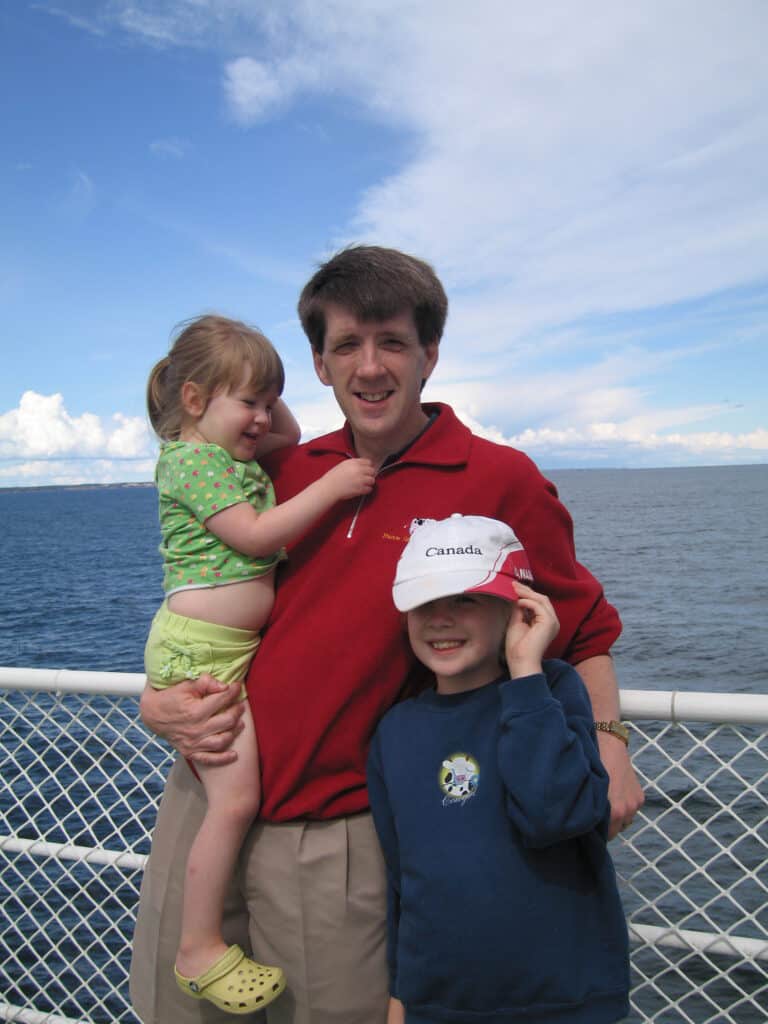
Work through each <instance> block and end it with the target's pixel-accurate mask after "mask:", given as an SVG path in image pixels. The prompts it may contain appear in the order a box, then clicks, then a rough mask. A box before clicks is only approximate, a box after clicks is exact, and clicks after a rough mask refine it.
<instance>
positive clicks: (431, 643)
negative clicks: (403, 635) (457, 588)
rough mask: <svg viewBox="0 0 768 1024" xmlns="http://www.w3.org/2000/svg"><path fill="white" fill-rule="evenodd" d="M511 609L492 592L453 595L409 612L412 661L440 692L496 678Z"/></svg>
mask: <svg viewBox="0 0 768 1024" xmlns="http://www.w3.org/2000/svg"><path fill="white" fill-rule="evenodd" d="M510 613H511V606H510V604H509V603H508V602H506V601H503V600H502V599H501V598H499V597H492V596H491V595H490V594H455V595H453V596H452V597H441V598H438V599H437V600H436V601H429V602H428V603H427V604H423V605H420V606H419V607H418V608H414V609H413V610H412V611H410V612H408V638H409V640H410V641H411V647H412V648H413V652H414V654H415V655H416V657H417V658H418V659H419V661H421V662H422V663H423V664H424V665H426V666H427V668H430V669H431V670H432V671H433V672H434V673H435V675H436V677H437V689H438V692H440V693H460V692H461V691H462V690H473V689H475V688H477V687H478V686H484V685H485V683H490V682H491V681H492V680H494V679H497V678H498V676H499V674H500V672H501V668H500V662H499V657H500V654H501V651H502V645H503V642H504V636H505V634H506V630H507V624H508V622H509V616H510Z"/></svg>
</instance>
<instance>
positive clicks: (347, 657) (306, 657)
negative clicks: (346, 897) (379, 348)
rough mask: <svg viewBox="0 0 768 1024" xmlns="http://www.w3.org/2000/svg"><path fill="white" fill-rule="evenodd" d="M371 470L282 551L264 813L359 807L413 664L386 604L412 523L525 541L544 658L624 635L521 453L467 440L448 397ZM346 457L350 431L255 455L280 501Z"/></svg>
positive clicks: (570, 656)
mask: <svg viewBox="0 0 768 1024" xmlns="http://www.w3.org/2000/svg"><path fill="white" fill-rule="evenodd" d="M425 410H426V411H427V413H432V412H435V411H439V415H438V417H437V419H436V420H435V421H434V422H433V423H432V424H431V426H430V427H429V428H428V429H427V430H426V431H425V432H424V433H423V434H422V435H421V436H420V437H419V438H417V440H416V441H415V442H414V443H413V444H412V445H411V446H410V448H408V449H407V450H406V452H405V453H404V454H403V455H402V456H401V457H400V458H398V459H397V460H396V461H395V462H394V463H392V464H391V465H385V466H384V467H383V468H382V469H381V470H380V471H379V474H378V476H377V480H376V486H375V488H374V491H373V493H372V494H370V495H368V496H366V497H364V498H362V499H352V500H349V501H345V502H340V503H338V504H337V505H335V506H334V508H333V509H332V510H331V511H330V512H329V513H328V514H327V515H326V516H324V517H323V518H322V519H321V520H320V521H319V522H318V523H316V524H315V526H313V527H312V529H311V530H310V531H309V532H308V533H307V534H306V535H305V536H304V538H303V539H301V540H300V541H299V542H298V543H296V544H294V545H293V546H292V547H291V548H290V549H289V552H288V562H287V563H284V564H283V566H282V567H281V568H280V570H279V575H278V586H277V598H276V601H275V606H274V609H273V613H272V616H271V618H270V621H269V623H268V625H267V629H266V631H265V633H264V637H263V639H262V643H261V647H260V648H259V651H258V652H257V655H256V657H255V658H254V661H253V663H252V665H251V670H250V672H249V674H248V693H249V697H250V701H251V707H252V711H253V717H254V721H255V723H256V731H257V734H258V739H259V748H260V753H261V761H262V773H263V774H262V792H263V798H262V809H261V817H262V818H263V819H266V820H269V821H288V820H291V819H295V818H315V819H317V818H321V819H322V818H335V817H339V816H342V815H346V814H352V813H355V812H357V811H361V810H365V809H366V808H367V807H368V794H367V790H366V783H365V762H366V754H367V750H368V744H369V741H370V738H371V735H372V733H373V730H374V729H375V727H376V725H377V723H378V721H379V719H380V718H381V716H382V715H383V714H384V712H385V711H386V710H387V709H388V708H389V707H390V706H391V705H392V704H393V703H394V702H395V700H396V699H397V697H398V695H399V694H400V693H401V691H402V689H403V686H404V684H405V683H406V681H407V680H408V679H409V676H410V678H411V680H415V679H423V674H422V672H421V671H420V670H419V668H415V667H414V665H415V663H414V658H413V655H412V654H411V652H410V649H409V646H408V641H407V637H406V634H405V631H404V627H403V622H402V620H401V617H400V615H399V614H398V612H397V611H396V610H395V607H394V605H393V603H392V580H393V578H394V573H395V564H396V562H397V560H398V558H399V556H400V553H401V551H402V550H403V547H404V545H405V543H406V541H407V540H408V537H409V526H410V523H411V521H412V520H413V519H414V518H431V519H444V518H445V517H446V516H449V515H450V514H451V513H453V512H462V513H464V514H465V515H486V516H491V517H493V518H496V519H502V520H504V521H505V522H507V523H509V525H510V526H511V527H512V528H513V529H514V531H515V533H516V534H517V536H518V537H519V539H520V540H521V541H522V543H523V545H524V547H525V550H526V552H527V554H528V558H529V560H530V563H531V567H532V569H533V574H534V578H535V580H536V587H537V588H538V589H540V590H543V591H544V592H546V593H547V594H548V595H549V597H550V598H551V600H552V602H553V603H554V605H555V609H556V611H557V614H558V617H559V619H560V633H559V635H558V637H557V639H556V640H555V641H554V642H553V644H552V646H551V647H550V649H549V651H548V652H547V654H548V657H556V658H564V659H566V660H568V661H570V662H571V663H573V664H578V663H579V662H580V661H583V660H585V659H586V658H589V657H592V656H593V655H598V654H607V653H608V652H609V649H610V647H611V644H612V643H613V642H614V641H615V640H616V638H617V637H618V635H619V633H620V632H621V623H620V621H619V617H618V614H617V613H616V611H615V609H614V608H613V607H612V606H611V605H609V604H608V602H607V601H606V600H605V597H604V596H603V591H602V588H601V586H600V584H599V583H598V582H597V580H596V579H595V578H594V577H593V576H591V575H590V573H589V572H588V571H587V570H586V569H585V568H584V567H583V566H582V565H580V564H579V563H578V562H577V561H576V556H575V552H574V547H573V529H572V523H571V518H570V516H569V514H568V512H567V511H566V509H565V508H564V506H563V505H562V504H561V503H560V501H559V500H558V497H557V491H556V489H555V487H554V486H553V485H552V484H551V483H549V482H548V481H547V480H545V479H544V477H542V475H541V474H540V473H539V471H538V469H537V468H536V466H535V465H534V464H533V462H531V460H530V459H529V458H528V457H527V456H526V455H523V454H522V453H521V452H518V451H515V450H514V449H513V448H509V447H506V446H504V445H497V444H493V443H491V442H490V441H485V440H483V439H482V438H479V437H477V436H475V435H473V434H472V433H471V432H470V431H469V430H468V429H467V428H466V427H465V426H464V425H463V424H461V423H460V422H459V420H458V419H457V418H456V416H455V415H454V413H453V411H452V410H451V409H450V408H449V407H448V406H446V405H437V406H425ZM352 454H353V444H352V435H351V433H350V431H349V428H348V426H345V427H344V428H343V429H342V430H339V431H337V432H335V433H332V434H327V435H326V436H324V437H320V438H317V439H316V440H314V441H310V442H309V443H307V444H304V445H301V446H299V447H298V448H293V449H288V450H285V451H283V452H279V453H277V454H276V455H274V456H272V457H270V459H269V460H265V468H266V469H267V471H268V472H269V473H270V474H271V475H272V477H273V480H274V483H275V488H276V491H277V499H278V501H285V500H286V499H287V498H290V497H291V496H292V495H294V494H296V493H297V492H298V491H300V490H302V489H303V488H304V487H306V486H307V485H308V484H309V483H311V482H312V481H313V480H316V479H317V478H318V477H319V476H321V475H322V474H323V473H325V472H326V471H327V470H328V469H330V468H331V467H332V466H334V465H336V464H337V463H338V462H340V461H341V460H342V459H344V458H347V457H349V456H350V455H352Z"/></svg>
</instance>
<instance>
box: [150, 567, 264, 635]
mask: <svg viewBox="0 0 768 1024" xmlns="http://www.w3.org/2000/svg"><path fill="white" fill-rule="evenodd" d="M274 600H275V573H274V570H272V571H271V572H268V573H267V574H266V575H265V576H259V577H258V578H257V579H254V580H244V581H243V582H242V583H227V584H224V585H223V586H220V587H201V588H200V589H196V590H179V591H177V592H176V593H175V594H171V596H170V597H169V598H168V607H169V608H170V610H171V611H172V612H174V613H175V614H176V615H186V616H187V618H189V619H202V620H203V622H213V623H216V625H218V626H232V627H234V628H235V629H253V630H259V629H261V628H262V626H263V625H264V623H265V622H266V621H267V619H268V618H269V613H270V612H271V611H272V604H273V603H274Z"/></svg>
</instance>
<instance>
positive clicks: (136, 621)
mask: <svg viewBox="0 0 768 1024" xmlns="http://www.w3.org/2000/svg"><path fill="white" fill-rule="evenodd" d="M548 475H549V476H550V478H551V479H552V480H553V481H554V482H555V483H556V485H557V487H558V490H559V491H560V495H561V497H562V499H563V501H564V503H565V504H566V506H567V507H568V508H569V510H570V511H571V514H572V516H573V519H574V523H575V537H576V550H577V555H578V557H579V559H580V561H582V562H583V563H584V564H585V565H587V566H588V567H589V568H590V570H591V571H592V572H593V573H594V574H595V575H596V576H597V577H598V579H600V580H601V582H602V583H603V586H604V588H605V592H606V595H607V597H608V599H609V600H610V601H611V602H612V603H613V604H615V605H616V607H617V608H618V609H619V611H620V613H621V616H622V619H623V622H624V632H623V634H622V636H621V638H620V640H619V642H618V643H617V645H616V647H615V650H614V653H615V658H616V665H617V669H618V673H619V678H620V682H621V685H622V686H625V687H628V688H633V689H664V690H667V689H688V690H696V689H703V690H728V691H733V692H745V693H746V692H762V693H765V692H768V687H767V686H766V684H767V682H768V673H766V668H765V655H766V643H765V629H764V624H765V619H766V615H767V614H768V515H766V508H768V466H733V467H722V468H720V467H718V468H702V469H649V470H610V469H605V470H600V469H597V470H558V471H556V472H552V473H550V474H548ZM0 522H2V523H3V527H4V532H5V543H4V544H3V545H2V547H0V578H1V579H2V580H3V581H4V586H3V587H2V588H0V664H4V665H22V666H28V667H46V668H71V669H76V668H79V669H95V670H105V671H110V670H111V671H124V672H140V671H141V670H142V651H143V646H144V639H145V636H146V632H147V629H148V627H149V623H150V621H151V618H152V615H153V614H154V612H155V609H156V608H157V606H158V604H159V603H160V601H161V600H162V592H161V587H160V581H161V567H160V558H159V555H158V553H157V545H158V543H159V530H158V527H157V513H156V497H155V492H154V489H153V488H151V487H128V486H126V487H110V488H82V489H67V488H52V489H43V490H28V491H13V490H0Z"/></svg>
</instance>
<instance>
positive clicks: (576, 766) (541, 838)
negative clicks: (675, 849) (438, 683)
mask: <svg viewBox="0 0 768 1024" xmlns="http://www.w3.org/2000/svg"><path fill="white" fill-rule="evenodd" d="M368 788H369V794H370V801H371V810H372V811H373V816H374V821H375V823H376V829H377V831H378V835H379V839H380V841H381V846H382V849H383V851H384V856H385V860H386V863H387V873H388V880H389V906H388V930H389V949H388V956H389V966H390V974H391V993H392V995H393V996H396V997H397V998H399V999H400V1000H402V1002H403V1003H404V1004H405V1006H406V1010H407V1020H408V1021H409V1022H411V1021H413V1022H414V1024H417V1022H418V1024H422V1022H423V1024H427V1022H436V1021H453V1022H459V1021H461V1022H463V1024H467V1022H475V1021H476V1022H478V1024H480V1022H482V1024H508V1022H515V1024H519V1022H523V1021H525V1022H536V1024H564V1022H568V1024H609V1022H614V1021H618V1020H621V1019H622V1018H623V1017H625V1016H626V1015H627V1014H628V1012H629V1005H628V991H629V960H628V944H627V928H626V923H625V920H624V913H623V910H622V906H621V901H620V899H619V895H618V890H617V887H616V877H615V874H614V869H613V864H612V862H611V858H610V855H609V854H608V851H607V848H606V836H607V829H608V820H609V813H610V811H609V805H608V777H607V775H606V773H605V770H604V768H603V766H602V764H601V762H600V757H599V754H598V749H597V743H596V740H595V733H594V726H593V723H592V708H591V705H590V701H589V695H588V694H587V691H586V688H585V687H584V684H583V682H582V681H581V678H580V677H579V675H578V673H577V672H576V671H575V670H574V669H573V668H572V667H571V666H570V665H567V664H566V663H565V662H561V661H547V662H545V663H544V674H541V675H533V676H526V677H524V678H521V679H515V680H511V681H510V680H506V681H505V680H501V681H497V682H493V683H489V684H487V685H486V686H483V687H481V688H480V689H477V690H470V691H467V692H465V693H460V694H455V695H449V696H441V695H439V694H437V693H436V692H435V691H434V690H429V691H427V692H425V693H423V694H421V695H420V696H419V697H417V698H415V699H413V700H408V701H405V702H403V703H402V704H398V705H396V706H395V707H394V708H392V709H391V711H389V712H388V714H386V715H385V716H384V718H383V720H382V721H381V723H380V725H379V728H378V730H377V732H376V735H375V736H374V739H373V744H372V746H371V752H370V757H369V761H368Z"/></svg>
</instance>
